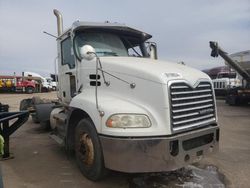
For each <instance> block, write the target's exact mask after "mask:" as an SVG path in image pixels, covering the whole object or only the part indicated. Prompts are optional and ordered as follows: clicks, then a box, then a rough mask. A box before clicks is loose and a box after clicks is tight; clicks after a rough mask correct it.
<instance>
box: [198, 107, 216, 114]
mask: <svg viewBox="0 0 250 188" xmlns="http://www.w3.org/2000/svg"><path fill="white" fill-rule="evenodd" d="M213 111H214V110H213V109H212V108H209V109H203V110H200V111H199V114H200V115H204V114H209V113H211V112H213Z"/></svg>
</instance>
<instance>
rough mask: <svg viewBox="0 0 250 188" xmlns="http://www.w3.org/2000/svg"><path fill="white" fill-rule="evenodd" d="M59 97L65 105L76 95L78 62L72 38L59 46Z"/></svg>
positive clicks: (66, 38)
mask: <svg viewBox="0 0 250 188" xmlns="http://www.w3.org/2000/svg"><path fill="white" fill-rule="evenodd" d="M58 50H59V51H58V52H59V57H58V59H59V63H58V76H59V79H58V80H59V96H60V97H61V99H62V101H63V102H64V103H70V101H71V99H72V97H74V95H75V93H76V60H75V56H74V53H73V49H72V41H71V38H70V36H65V37H64V38H63V40H61V41H60V42H59V45H58Z"/></svg>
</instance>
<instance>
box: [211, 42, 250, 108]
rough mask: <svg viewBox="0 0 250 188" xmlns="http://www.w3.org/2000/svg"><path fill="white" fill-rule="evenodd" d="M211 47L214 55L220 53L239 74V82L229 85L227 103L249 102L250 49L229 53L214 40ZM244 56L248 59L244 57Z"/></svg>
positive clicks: (216, 55) (239, 103)
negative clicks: (232, 85)
mask: <svg viewBox="0 0 250 188" xmlns="http://www.w3.org/2000/svg"><path fill="white" fill-rule="evenodd" d="M210 47H211V49H212V52H211V56H212V57H218V56H219V55H220V56H221V57H222V58H223V59H224V60H225V62H226V64H228V65H229V66H230V67H231V68H233V69H234V70H235V71H236V72H237V74H238V75H239V76H238V80H237V83H238V84H236V85H234V87H228V88H227V90H226V97H225V99H226V103H228V104H229V105H241V104H248V102H250V51H244V52H241V53H235V54H232V55H228V53H227V52H225V51H224V50H223V49H222V48H220V47H219V45H218V43H217V42H214V41H210ZM244 56H245V57H247V58H248V59H244V58H243V57H244ZM239 80H240V81H239Z"/></svg>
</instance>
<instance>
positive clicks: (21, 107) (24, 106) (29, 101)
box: [19, 99, 32, 111]
mask: <svg viewBox="0 0 250 188" xmlns="http://www.w3.org/2000/svg"><path fill="white" fill-rule="evenodd" d="M31 106H32V99H23V100H22V101H21V102H20V105H19V110H20V111H23V110H27V109H28V108H29V107H31Z"/></svg>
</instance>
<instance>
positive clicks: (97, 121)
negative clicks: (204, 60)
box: [34, 10, 219, 181]
mask: <svg viewBox="0 0 250 188" xmlns="http://www.w3.org/2000/svg"><path fill="white" fill-rule="evenodd" d="M54 14H55V15H56V17H57V26H58V37H57V45H58V57H57V58H58V62H59V63H58V78H59V83H58V102H57V104H55V105H54V106H53V105H51V104H41V103H40V104H37V105H36V104H35V105H34V106H35V109H36V110H37V116H38V120H39V121H44V120H46V121H47V120H48V119H49V118H50V124H51V128H52V130H53V135H52V137H54V138H55V139H56V140H57V141H58V142H60V143H62V144H64V145H65V147H66V148H67V150H68V151H74V152H75V156H76V160H77V163H78V165H79V167H80V170H81V171H82V173H83V174H84V175H85V176H86V177H87V178H89V179H91V180H94V181H95V180H99V179H100V178H102V177H103V176H104V174H105V173H106V172H107V169H112V170H116V171H121V172H128V173H137V172H161V171H171V170H175V169H178V168H182V167H184V166H186V165H188V164H191V163H194V162H197V161H199V160H200V159H201V158H203V157H204V156H207V155H209V154H211V153H215V152H216V151H217V150H218V143H219V126H218V124H217V115H216V104H215V97H214V92H213V86H212V82H211V80H210V78H209V77H208V76H207V75H206V74H204V73H202V72H201V71H198V70H195V69H193V68H189V67H187V66H183V65H179V64H177V63H176V64H175V63H170V62H163V61H159V60H157V51H156V44H155V43H152V42H148V40H149V39H150V38H151V37H152V36H151V35H149V34H147V33H145V32H142V31H139V30H136V29H133V28H130V27H127V26H125V25H123V24H118V23H109V22H105V23H89V22H80V21H77V22H75V23H73V25H72V27H71V28H69V29H67V30H63V24H62V15H61V14H60V12H59V11H57V10H54ZM46 105H48V108H46ZM48 109H49V110H48Z"/></svg>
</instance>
